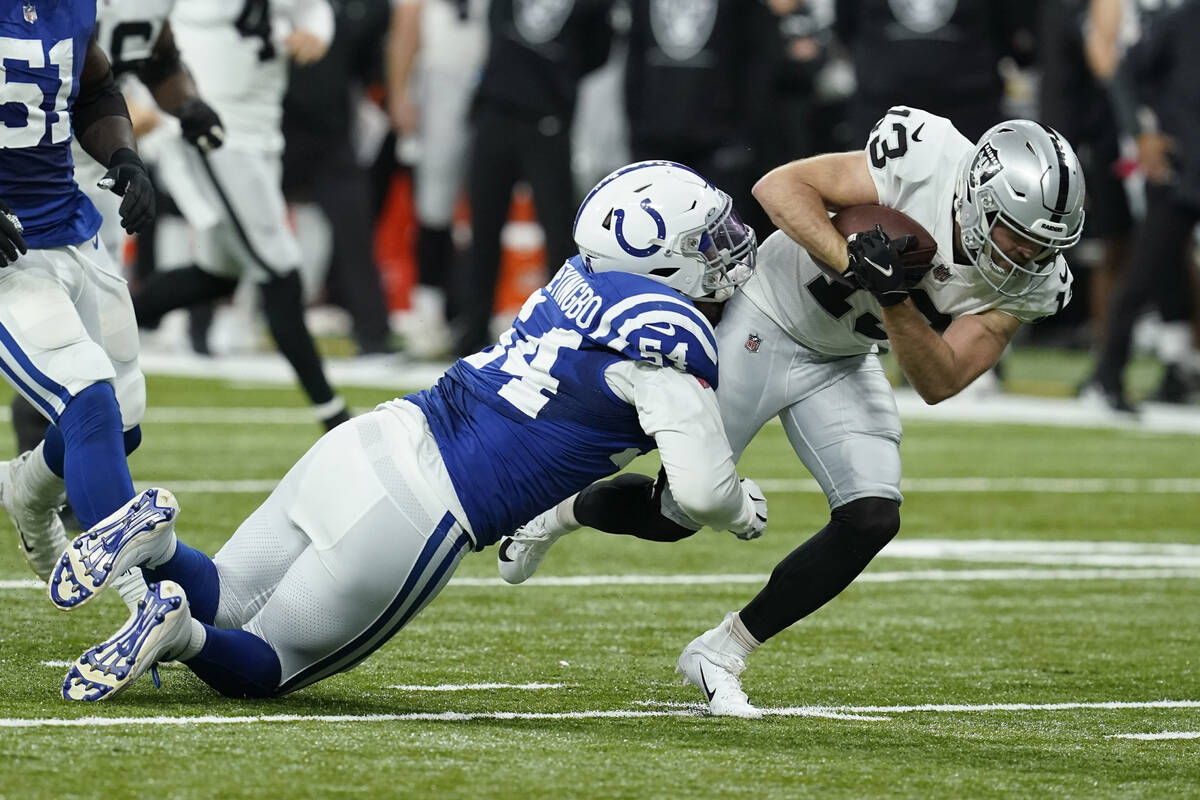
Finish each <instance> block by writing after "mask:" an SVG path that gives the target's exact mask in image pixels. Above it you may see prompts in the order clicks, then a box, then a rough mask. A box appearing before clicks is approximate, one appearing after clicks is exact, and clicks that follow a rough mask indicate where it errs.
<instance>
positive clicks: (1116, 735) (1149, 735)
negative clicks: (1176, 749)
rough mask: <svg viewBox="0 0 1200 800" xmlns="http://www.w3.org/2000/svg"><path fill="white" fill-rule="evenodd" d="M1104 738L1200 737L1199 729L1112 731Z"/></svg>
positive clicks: (1142, 739) (1153, 739)
mask: <svg viewBox="0 0 1200 800" xmlns="http://www.w3.org/2000/svg"><path fill="white" fill-rule="evenodd" d="M1104 738H1105V739H1137V740H1139V741H1143V742H1154V741H1162V740H1164V739H1200V731H1162V732H1161V733H1114V734H1111V735H1109V736H1105V737H1104Z"/></svg>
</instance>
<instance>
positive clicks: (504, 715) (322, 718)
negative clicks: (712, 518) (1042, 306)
mask: <svg viewBox="0 0 1200 800" xmlns="http://www.w3.org/2000/svg"><path fill="white" fill-rule="evenodd" d="M1149 708H1167V709H1175V708H1200V700H1152V701H1149V702H1125V701H1111V702H1078V703H1075V702H1069V703H985V704H982V705H966V704H939V705H932V704H931V705H915V706H900V705H897V706H792V707H787V708H764V709H762V711H763V714H765V715H767V716H774V717H819V718H823V719H843V720H852V721H866V722H887V721H889V720H890V719H891V718H890V717H887V716H878V715H881V714H905V713H912V712H930V713H964V712H981V713H990V712H1006V711H1072V710H1080V709H1097V710H1120V709H1149ZM701 716H706V714H705V713H704V710H703V707H702V706H699V705H697V706H691V707H688V708H682V709H662V710H651V709H644V710H636V709H614V710H593V711H559V712H554V711H547V712H534V711H472V712H459V711H439V712H415V713H412V714H260V715H251V716H219V715H204V716H196V717H165V716H163V717H75V718H53V717H51V718H41V719H38V718H20V717H16V718H7V719H0V728H52V727H59V728H89V727H97V728H102V727H117V726H124V725H249V724H255V723H305V722H321V723H341V722H354V723H363V722H367V723H378V722H469V721H471V720H480V719H494V720H567V719H647V718H654V717H701ZM1134 735H1135V734H1131V735H1130V736H1134ZM1147 735H1153V734H1147ZM1198 735H1200V734H1198ZM1109 738H1111V737H1109ZM1179 738H1184V737H1179Z"/></svg>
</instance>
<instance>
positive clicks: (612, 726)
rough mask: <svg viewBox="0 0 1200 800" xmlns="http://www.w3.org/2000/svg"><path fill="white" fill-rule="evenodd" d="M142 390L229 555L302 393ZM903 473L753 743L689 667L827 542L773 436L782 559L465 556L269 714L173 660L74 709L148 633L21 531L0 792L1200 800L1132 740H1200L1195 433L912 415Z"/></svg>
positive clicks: (191, 528)
mask: <svg viewBox="0 0 1200 800" xmlns="http://www.w3.org/2000/svg"><path fill="white" fill-rule="evenodd" d="M1016 379H1018V380H1020V379H1028V380H1039V379H1040V376H1039V373H1038V368H1037V365H1033V366H1032V367H1029V368H1028V370H1027V371H1026V372H1025V373H1019V374H1018V375H1017V378H1016ZM386 397H387V393H386V392H380V391H377V390H374V391H366V390H362V391H356V392H352V393H351V399H352V401H353V402H355V403H356V404H358V405H359V406H366V405H368V404H370V403H372V402H374V401H378V400H381V399H386ZM150 398H151V405H152V410H151V413H150V415H149V417H148V421H147V423H146V424H145V443H144V445H143V447H142V448H141V450H140V451H139V452H138V453H137V454H135V456H134V457H133V459H132V465H133V470H134V475H135V478H136V479H137V481H138V482H139V484H141V485H152V484H161V485H165V486H167V487H171V488H176V489H177V490H178V494H179V497H180V502H181V504H182V509H183V510H182V516H181V518H180V523H179V529H180V532H181V534H182V535H183V536H184V537H185V538H186V539H187V540H188V541H190V542H191V543H192V544H195V545H197V546H199V547H201V548H202V549H205V550H207V551H209V552H213V551H215V550H216V548H217V547H218V546H219V545H220V543H221V542H222V541H223V540H224V539H225V538H226V537H227V536H228V535H229V533H230V532H231V531H232V530H233V528H234V527H235V526H236V524H237V523H238V522H239V521H240V520H241V519H242V518H243V517H244V516H245V515H246V514H247V513H248V512H249V511H250V510H251V509H253V508H254V507H255V505H256V504H257V503H258V502H260V501H261V499H262V498H263V497H264V496H265V491H263V485H264V484H263V481H264V480H266V479H273V478H277V477H279V476H281V475H282V474H283V472H284V471H285V470H286V469H287V468H288V466H290V465H291V463H292V462H293V461H294V460H295V459H296V458H297V457H298V456H299V455H300V454H301V453H302V452H303V451H304V450H305V449H306V447H307V446H308V445H309V444H310V443H311V442H312V441H313V440H314V439H315V437H316V435H317V433H318V431H317V428H316V426H315V425H314V424H313V423H312V422H311V421H309V420H308V418H307V412H306V411H305V410H304V409H303V407H302V405H303V404H302V402H301V400H300V398H299V395H298V394H297V393H296V392H295V391H294V390H292V389H280V388H272V387H264V386H243V385H232V384H225V383H217V382H199V381H189V380H182V379H166V378H152V379H151V380H150ZM11 447H12V445H11V437H10V436H9V434H8V433H7V432H5V433H3V434H0V450H2V451H4V452H10V451H11ZM903 452H904V456H905V477H906V481H909V483H908V488H907V499H906V503H905V506H904V523H903V527H902V530H901V534H900V537H899V538H898V539H897V541H896V542H895V543H894V544H893V546H892V547H891V548H889V550H888V551H885V553H884V554H883V555H881V556H880V557H879V558H878V559H876V561H875V562H874V563H873V564H872V566H871V568H870V569H869V570H868V572H867V573H866V575H864V576H863V578H862V579H861V580H860V581H859V582H858V583H856V584H855V585H854V586H853V587H851V588H850V589H849V590H848V591H847V592H846V593H844V594H843V595H842V596H841V597H840V598H838V599H837V600H836V601H835V602H834V603H832V604H831V605H830V606H828V607H826V608H825V609H822V610H821V611H820V612H818V613H817V614H815V615H814V616H812V617H810V618H809V619H807V620H805V621H804V622H802V623H800V624H799V625H797V626H795V627H794V628H793V629H791V630H789V631H787V632H785V633H783V634H781V635H780V636H778V637H777V638H776V639H774V640H773V641H771V642H769V643H768V644H767V645H766V646H765V647H763V648H762V650H760V651H759V652H758V653H757V654H756V655H755V656H753V657H752V659H751V660H750V665H749V668H748V669H747V671H746V673H745V675H744V680H745V685H746V689H747V691H748V692H749V694H750V697H751V699H752V700H753V701H755V702H756V703H758V704H759V705H761V706H764V707H767V708H769V709H771V710H772V713H771V714H770V715H769V716H767V717H766V718H764V719H763V720H760V721H743V720H726V719H715V718H710V717H706V716H704V715H703V714H702V713H701V709H702V706H701V705H699V704H698V703H697V701H698V700H699V699H700V696H699V693H698V692H696V691H695V690H694V689H691V688H684V687H682V686H680V685H679V684H678V682H677V680H676V677H675V676H674V674H673V667H674V662H675V658H676V657H677V655H678V653H679V651H680V650H681V649H682V647H683V646H684V645H685V644H686V643H687V642H688V641H689V640H690V639H691V638H692V637H693V636H695V635H697V634H698V633H700V632H701V631H703V630H705V629H706V628H708V627H710V626H712V625H714V624H716V623H717V622H718V621H719V620H720V618H721V616H722V615H723V614H724V612H726V611H728V610H732V609H736V608H738V607H740V606H741V605H742V604H743V603H744V602H745V601H746V600H748V599H749V598H750V597H751V596H752V595H753V593H754V592H755V591H757V589H758V587H759V586H760V585H761V582H762V579H763V577H764V576H765V575H766V574H767V573H768V572H769V571H770V569H771V568H772V566H773V565H774V564H775V563H776V562H777V561H778V560H779V558H780V557H782V556H783V555H784V554H785V553H787V552H788V551H789V550H791V549H792V548H793V547H795V546H796V545H797V544H799V543H800V542H801V541H802V540H803V539H805V538H806V537H807V536H808V535H810V534H811V533H812V532H813V531H815V530H816V529H817V528H818V527H820V526H821V525H822V524H823V523H824V520H825V515H826V511H825V503H824V499H823V498H822V497H821V496H819V495H818V494H816V493H814V492H813V490H812V487H811V484H810V483H809V482H808V480H807V475H806V474H805V473H804V471H803V469H802V467H801V466H800V465H799V464H798V463H797V462H796V461H795V459H794V458H793V457H792V455H791V453H790V450H789V449H788V447H787V444H786V442H785V441H784V438H783V435H782V431H781V429H780V428H779V427H778V426H775V427H769V428H768V429H766V430H765V431H764V433H763V435H762V436H760V438H759V440H758V441H756V442H755V444H754V445H753V446H752V448H751V450H750V451H749V452H748V453H747V455H746V457H745V458H744V459H743V461H742V465H741V466H742V471H743V472H744V473H745V474H747V475H749V476H752V477H754V478H755V479H757V480H760V481H761V482H762V483H763V485H764V487H765V488H767V490H768V497H769V500H770V511H771V523H770V529H769V531H768V533H767V535H766V536H765V537H764V538H763V539H761V540H758V541H755V542H740V541H737V540H736V539H734V538H733V537H732V536H730V535H729V534H726V533H715V532H712V531H704V532H701V533H700V534H698V535H696V536H695V537H693V538H692V539H690V540H687V541H685V542H681V543H678V544H674V545H653V544H648V543H643V542H637V541H633V540H629V539H626V538H623V537H621V538H617V537H611V538H610V537H605V536H602V535H600V534H596V533H594V532H586V531H585V532H581V533H580V534H578V535H576V536H573V537H569V538H567V539H565V540H563V541H562V542H561V543H560V544H559V545H558V546H557V547H556V549H555V550H553V551H552V552H551V554H550V556H549V557H548V559H547V560H546V562H545V564H544V566H543V568H542V570H541V571H540V572H539V576H538V577H539V578H541V579H542V582H541V583H536V582H535V583H531V584H527V585H525V586H522V587H508V586H503V585H498V584H499V581H498V579H497V578H496V573H495V560H494V559H495V554H494V550H489V551H486V552H484V553H480V554H475V555H472V556H468V557H467V559H466V560H465V561H464V563H463V566H462V567H461V569H460V570H459V573H458V578H459V579H458V580H456V582H453V583H451V585H450V586H449V587H448V588H447V589H446V591H444V592H443V593H442V595H441V596H440V597H439V598H438V599H437V600H436V601H435V602H434V603H433V604H432V606H431V607H430V608H429V609H427V610H426V611H425V612H424V614H423V615H422V616H420V617H418V618H417V619H416V620H415V621H414V622H413V623H412V624H411V625H410V626H409V627H408V628H407V629H406V630H404V631H403V632H402V633H401V634H400V635H399V636H397V637H396V638H395V639H393V640H392V641H391V642H390V643H388V644H387V645H386V646H385V647H384V648H383V649H382V650H380V651H379V652H377V653H376V654H375V655H374V656H372V657H371V659H369V660H368V661H367V662H366V663H364V664H363V665H361V666H360V667H359V668H358V669H356V670H355V671H353V672H351V673H348V674H344V675H341V676H337V677H334V678H332V679H330V680H327V681H325V682H323V683H321V684H318V685H316V686H313V687H310V688H308V689H306V690H304V691H302V692H300V693H298V694H296V695H293V696H290V697H288V698H285V699H282V700H277V701H271V702H234V701H229V700H225V699H222V698H219V697H217V696H215V695H214V694H213V693H212V692H210V691H209V690H208V689H207V688H206V687H205V686H204V685H203V684H201V683H200V682H199V681H198V680H197V679H195V678H193V677H192V676H191V674H190V673H189V672H187V670H186V669H183V668H179V667H174V666H168V667H166V668H164V669H163V670H162V677H163V686H162V688H161V690H155V688H154V686H153V684H152V683H151V681H150V679H149V677H148V676H147V677H145V678H143V679H142V680H141V681H140V682H139V683H138V684H136V685H135V686H133V687H132V688H131V689H130V690H129V691H128V692H126V693H125V694H124V695H122V696H121V697H119V698H117V699H116V700H114V701H113V702H111V703H102V704H98V705H95V706H84V705H77V704H68V703H66V702H65V701H63V700H61V699H59V694H58V691H59V685H60V682H61V680H62V677H63V674H64V673H65V671H66V662H67V661H69V660H71V659H74V658H75V657H76V656H77V655H78V654H79V653H80V652H81V651H82V650H83V649H84V648H86V647H88V646H89V645H91V644H93V643H95V642H96V641H99V640H100V639H101V638H103V637H104V636H106V635H107V634H109V633H110V632H111V631H112V630H114V629H115V628H116V627H117V626H118V625H120V623H121V622H122V620H123V618H124V613H123V612H124V609H123V607H122V606H121V604H120V601H119V600H118V599H117V598H116V597H115V596H112V597H105V598H103V599H102V600H101V601H98V602H97V603H96V604H95V605H94V606H91V605H89V606H86V607H84V608H83V609H81V610H79V611H78V612H77V613H74V614H70V615H67V614H63V613H61V612H58V611H55V610H54V609H53V608H52V607H51V606H50V605H49V603H48V601H47V600H46V599H45V597H44V595H43V594H42V593H41V592H40V591H38V590H36V589H35V588H34V587H33V586H32V582H31V581H30V580H28V579H29V578H31V575H30V574H29V573H27V572H26V570H25V566H24V562H23V561H22V560H21V558H20V556H19V554H18V553H17V551H16V537H15V533H14V532H13V530H12V528H11V525H10V524H9V523H8V522H7V520H4V521H0V536H2V537H3V543H4V544H3V547H0V603H2V604H3V612H4V613H3V614H0V798H13V799H14V800H17V799H20V800H26V799H27V798H41V797H45V798H52V797H53V798H66V797H87V798H96V797H121V796H126V797H189V798H190V797H222V798H263V797H277V798H281V799H282V798H293V797H359V796H370V797H398V796H411V797H419V798H426V797H430V798H431V797H439V798H440V797H472V798H474V797H512V798H517V797H583V798H592V797H627V798H658V797H663V798H686V797H706V798H707V797H714V798H723V797H731V796H738V797H750V798H774V797H780V798H783V797H796V796H819V797H822V798H828V797H845V798H860V797H882V796H886V797H897V796H907V797H923V798H924V797H969V798H986V797H1046V796H1054V797H1059V796H1062V797H1083V798H1095V797H1145V798H1166V797H1188V796H1193V797H1194V796H1196V794H1197V793H1198V792H1200V788H1198V787H1200V757H1198V756H1200V738H1156V739H1133V738H1122V737H1126V736H1129V735H1138V734H1163V733H1166V732H1173V733H1176V734H1179V733H1193V735H1194V736H1195V737H1200V635H1198V633H1197V632H1198V631H1200V523H1198V520H1200V495H1198V494H1197V489H1198V488H1200V437H1194V436H1183V435H1150V434H1145V433H1142V432H1138V431H1095V430H1080V429H1075V430H1055V429H1050V428H1040V427H1029V426H988V425H977V424H937V423H933V422H922V423H915V422H911V423H907V424H906V430H905V443H904V447H903ZM641 466H642V467H643V468H644V469H646V470H650V469H653V467H654V465H653V463H652V462H649V461H648V462H646V463H644V464H642V465H641ZM1025 479H1035V480H1033V481H1031V482H1030V481H1028V480H1025ZM1037 479H1042V480H1037ZM1085 479H1086V480H1085ZM1160 479H1178V480H1173V481H1163V480H1160ZM236 481H241V483H235V482H236ZM566 576H574V577H575V578H576V580H575V581H573V582H571V581H563V580H553V579H556V578H557V579H561V578H563V577H566ZM631 576H633V577H631ZM473 684H475V685H477V684H501V686H500V687H496V688H469V687H470V685H473ZM1160 701H1174V702H1168V703H1162V702H1160ZM85 717H87V718H89V719H87V720H84V719H83V718H85Z"/></svg>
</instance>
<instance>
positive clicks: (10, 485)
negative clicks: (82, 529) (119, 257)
mask: <svg viewBox="0 0 1200 800" xmlns="http://www.w3.org/2000/svg"><path fill="white" fill-rule="evenodd" d="M95 20H96V5H95V3H94V2H91V0H74V1H73V2H61V3H42V4H38V5H37V6H36V7H34V6H32V5H29V4H26V5H25V7H24V8H22V6H21V5H19V4H15V3H12V4H9V5H8V7H7V8H6V10H5V11H3V12H0V35H2V36H3V38H4V42H5V45H4V47H5V50H4V55H3V57H4V69H5V75H6V78H7V80H5V81H4V82H0V267H3V269H0V331H3V336H2V337H0V340H2V341H0V361H2V362H3V364H4V370H3V371H4V375H5V379H6V380H8V382H9V383H10V384H11V385H12V386H13V388H14V389H16V390H17V391H18V392H19V393H20V394H21V395H22V396H23V397H24V398H25V399H26V400H27V401H29V403H31V404H32V405H34V406H35V407H36V408H37V409H38V411H39V412H40V413H41V414H42V416H43V417H44V418H45V419H46V420H49V422H50V423H51V424H50V426H49V427H47V428H45V439H44V440H43V441H42V442H40V443H38V444H37V445H36V446H35V447H34V448H33V449H32V450H29V451H25V452H23V453H22V454H21V455H20V456H18V457H17V458H16V459H14V460H12V461H6V462H3V463H0V504H3V506H4V508H5V510H6V511H7V512H8V513H9V515H10V516H11V517H12V520H13V523H14V525H15V526H16V529H17V533H18V535H19V536H20V539H21V545H22V548H21V549H22V552H23V553H24V555H25V557H26V559H27V560H28V561H29V563H30V566H31V567H32V568H33V570H34V572H35V573H36V574H37V575H38V577H39V578H41V579H43V580H45V579H46V578H47V576H48V575H49V574H50V571H51V570H52V569H53V567H54V565H55V563H56V562H57V560H58V557H59V556H60V555H61V553H62V550H63V549H64V548H65V544H66V532H65V529H64V528H63V523H62V520H61V519H60V518H59V516H58V510H59V508H60V507H61V505H62V503H63V502H64V500H65V499H67V498H69V499H70V502H71V504H72V506H73V508H74V511H75V514H76V515H77V516H78V518H79V520H80V522H82V523H83V524H85V525H88V526H90V525H95V524H96V523H97V522H99V521H100V520H101V519H103V518H104V517H106V516H108V515H109V514H111V513H112V512H113V511H114V510H116V509H119V508H121V507H122V506H123V505H124V504H125V503H126V502H128V501H129V500H130V499H131V498H132V497H133V496H134V490H133V480H132V478H131V477H130V475H129V466H128V463H127V461H126V457H127V455H128V454H129V453H131V452H132V451H133V450H134V449H136V448H137V446H138V444H139V443H140V442H141V437H142V432H141V425H140V423H141V419H142V415H143V413H144V412H145V408H146V382H145V379H144V377H143V376H142V372H141V369H140V367H139V365H138V337H137V325H136V323H135V321H134V315H133V306H132V304H131V303H130V299H129V290H128V289H127V288H126V285H125V280H124V278H122V277H121V274H120V271H119V269H118V267H117V266H116V265H115V264H113V263H112V261H111V260H110V258H109V251H108V249H107V248H106V247H105V245H104V244H103V242H102V241H101V238H100V233H99V231H100V227H101V222H102V220H101V216H100V213H99V212H98V211H97V209H96V207H95V205H93V204H92V202H91V201H90V200H89V199H88V198H87V196H86V195H84V194H83V193H82V192H81V191H80V190H79V187H78V185H77V184H76V183H75V180H74V175H73V169H72V157H71V141H72V138H75V139H78V141H79V143H80V145H81V146H82V147H83V149H84V150H85V151H86V152H87V153H89V154H90V157H91V158H94V159H95V160H96V162H98V163H99V164H101V165H105V166H103V167H100V168H98V169H96V170H94V171H93V172H92V173H91V175H92V179H93V180H97V179H98V181H99V184H100V187H101V188H103V189H105V190H107V191H111V192H114V193H115V194H117V195H119V196H120V197H121V200H120V203H119V205H118V206H117V207H116V208H113V209H110V211H111V213H112V214H113V216H114V218H117V219H119V220H120V224H121V226H122V227H123V228H125V230H126V231H129V232H131V233H132V232H136V231H139V230H142V229H143V228H144V227H145V226H146V224H147V223H148V222H149V221H150V220H151V219H152V218H153V216H154V188H153V185H152V184H151V182H150V178H149V175H148V174H147V172H146V168H145V165H144V164H143V163H142V160H141V158H140V157H139V156H138V154H137V149H136V148H137V145H136V143H135V139H134V132H133V126H132V124H131V123H130V120H129V112H128V110H127V108H126V105H125V100H124V98H123V97H122V96H121V92H120V90H119V89H118V88H117V86H116V82H115V80H114V78H113V70H112V67H111V65H110V63H109V59H108V58H107V56H105V54H104V51H103V50H102V49H101V47H100V46H99V44H98V43H97V40H96V38H95V37H94V35H93V29H94V27H95ZM152 43H153V40H150V42H148V44H152ZM181 84H186V80H183V79H181V80H180V83H179V84H176V86H175V87H174V88H176V89H179V88H181ZM175 107H176V108H178V106H175ZM114 582H116V583H119V584H121V585H120V587H119V588H120V589H121V590H122V591H123V592H125V591H128V590H129V587H130V585H131V581H130V580H128V579H127V576H115V580H114ZM132 583H133V584H134V586H133V589H134V590H137V589H138V587H137V586H136V583H137V579H136V577H135V578H134V580H133V581H132Z"/></svg>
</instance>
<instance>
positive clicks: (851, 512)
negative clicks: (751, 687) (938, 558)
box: [739, 497, 900, 642]
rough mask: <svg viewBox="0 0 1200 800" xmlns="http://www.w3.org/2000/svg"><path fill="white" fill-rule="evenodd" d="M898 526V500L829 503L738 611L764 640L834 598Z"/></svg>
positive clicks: (862, 568) (883, 544)
mask: <svg viewBox="0 0 1200 800" xmlns="http://www.w3.org/2000/svg"><path fill="white" fill-rule="evenodd" d="M899 529H900V504H899V503H897V502H896V501H895V500H887V499H884V498H881V497H864V498H861V499H859V500H854V501H852V502H849V503H847V504H846V505H844V506H841V507H839V508H835V509H834V510H833V513H832V514H831V515H830V520H829V524H828V525H826V526H825V527H824V528H822V529H821V530H820V531H818V532H817V534H816V535H814V536H813V537H812V538H811V539H809V540H808V541H807V542H805V543H804V544H802V545H800V546H799V547H797V548H796V549H795V550H793V551H792V552H791V553H789V554H788V555H787V556H786V557H785V558H784V559H783V561H780V562H779V564H778V565H777V566H776V567H775V570H774V571H773V572H772V573H771V579H770V580H769V581H767V585H766V586H764V587H763V589H762V591H760V592H759V593H758V595H757V596H756V597H755V598H754V599H753V600H751V601H750V602H749V603H747V604H746V607H745V608H743V609H742V611H741V613H740V615H739V616H741V618H742V624H744V625H745V626H746V630H748V631H749V632H750V635H751V636H753V637H754V638H755V639H757V640H758V641H760V642H765V641H766V640H767V639H770V638H771V637H772V636H774V635H775V634H777V633H779V632H780V631H781V630H783V629H785V628H787V627H788V626H789V625H791V624H792V623H794V622H796V621H798V620H800V619H803V618H804V617H807V616H808V615H809V614H811V613H812V612H814V611H816V610H817V609H818V608H820V607H821V606H823V605H825V604H826V603H828V602H829V601H830V600H832V599H833V598H835V597H837V596H838V595H839V594H840V593H841V592H842V590H843V589H845V588H846V587H847V586H849V585H850V583H851V582H852V581H853V580H854V579H855V578H857V577H858V576H859V574H860V573H862V571H863V570H864V569H866V568H867V564H869V563H871V559H872V558H874V557H875V555H876V554H877V553H878V552H879V551H880V550H882V549H883V548H884V546H885V545H886V544H887V543H888V542H890V541H891V540H892V538H893V537H894V536H895V535H896V532H897V531H898V530H899Z"/></svg>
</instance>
